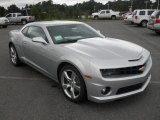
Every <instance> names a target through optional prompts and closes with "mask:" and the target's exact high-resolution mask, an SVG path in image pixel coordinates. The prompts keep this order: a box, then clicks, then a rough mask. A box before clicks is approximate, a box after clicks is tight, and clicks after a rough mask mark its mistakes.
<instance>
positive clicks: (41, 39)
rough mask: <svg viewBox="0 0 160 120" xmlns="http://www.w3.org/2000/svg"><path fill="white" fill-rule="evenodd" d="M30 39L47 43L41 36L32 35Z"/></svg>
mask: <svg viewBox="0 0 160 120" xmlns="http://www.w3.org/2000/svg"><path fill="white" fill-rule="evenodd" d="M32 41H33V42H37V43H43V44H45V45H46V44H47V42H46V41H45V40H44V39H43V38H42V37H34V38H33V39H32Z"/></svg>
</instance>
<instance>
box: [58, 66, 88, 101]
mask: <svg viewBox="0 0 160 120" xmlns="http://www.w3.org/2000/svg"><path fill="white" fill-rule="evenodd" d="M67 71H68V72H70V73H68V72H67ZM65 72H67V75H68V76H69V77H70V78H72V77H71V76H72V74H73V73H71V72H74V74H75V75H76V77H74V81H77V82H75V83H74V84H75V85H76V86H79V87H80V89H79V91H76V89H75V88H74V94H75V93H76V92H77V93H76V94H78V95H77V97H76V98H73V97H72V95H68V94H73V93H72V92H71V91H72V90H71V86H72V85H73V83H72V82H71V83H70V82H69V81H68V79H67V78H66V77H65V75H64V73H65ZM59 81H60V86H61V89H62V91H63V94H64V95H65V97H66V98H67V99H69V100H70V101H72V102H75V103H80V102H82V101H84V100H86V98H87V92H86V86H85V83H84V80H83V77H82V76H81V74H80V72H79V71H78V70H77V69H76V68H75V67H74V66H72V65H66V66H64V67H63V68H62V69H61V70H60V73H59ZM64 81H66V82H68V83H65V84H64ZM68 84H72V85H70V87H68V88H67V87H66V88H64V85H68ZM67 92H68V93H67Z"/></svg>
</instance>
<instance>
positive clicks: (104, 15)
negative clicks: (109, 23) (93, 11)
mask: <svg viewBox="0 0 160 120" xmlns="http://www.w3.org/2000/svg"><path fill="white" fill-rule="evenodd" d="M105 17H106V11H105V10H102V11H101V12H100V13H99V18H105Z"/></svg>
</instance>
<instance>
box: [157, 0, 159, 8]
mask: <svg viewBox="0 0 160 120" xmlns="http://www.w3.org/2000/svg"><path fill="white" fill-rule="evenodd" d="M157 4H158V5H157V10H158V9H159V0H157Z"/></svg>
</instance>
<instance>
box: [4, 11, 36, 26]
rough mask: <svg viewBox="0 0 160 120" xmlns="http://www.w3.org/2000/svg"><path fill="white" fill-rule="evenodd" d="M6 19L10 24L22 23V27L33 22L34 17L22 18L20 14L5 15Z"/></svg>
mask: <svg viewBox="0 0 160 120" xmlns="http://www.w3.org/2000/svg"><path fill="white" fill-rule="evenodd" d="M6 18H8V19H9V21H10V23H12V24H14V23H22V24H23V25H25V24H27V23H30V22H34V21H35V17H34V16H22V14H21V13H9V14H7V15H6Z"/></svg>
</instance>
